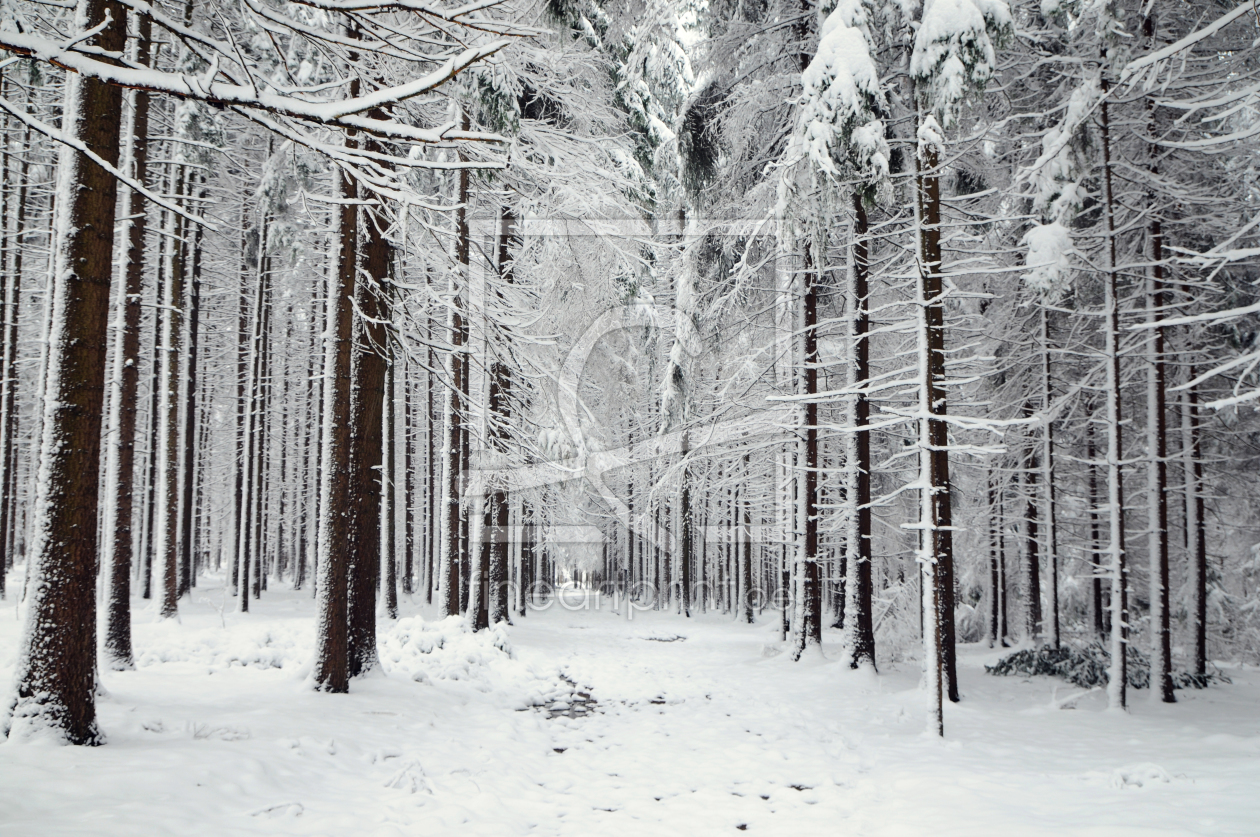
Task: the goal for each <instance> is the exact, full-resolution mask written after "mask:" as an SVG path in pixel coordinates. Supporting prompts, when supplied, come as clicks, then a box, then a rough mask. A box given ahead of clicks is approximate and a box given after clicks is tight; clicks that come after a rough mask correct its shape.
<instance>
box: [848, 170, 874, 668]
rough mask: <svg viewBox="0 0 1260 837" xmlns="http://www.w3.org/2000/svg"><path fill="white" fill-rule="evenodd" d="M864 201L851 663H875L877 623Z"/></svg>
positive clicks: (858, 217) (856, 230)
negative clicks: (873, 601)
mask: <svg viewBox="0 0 1260 837" xmlns="http://www.w3.org/2000/svg"><path fill="white" fill-rule="evenodd" d="M867 233H868V225H867V216H866V204H865V203H864V202H863V200H862V196H861V195H860V194H857V193H854V195H853V256H852V258H853V269H852V273H851V277H850V278H851V281H852V287H851V290H850V294H849V300H848V303H849V305H850V306H851V311H852V313H851V319H850V322H851V323H852V336H851V339H852V341H853V342H852V345H853V388H854V389H855V390H856V392H855V393H854V396H853V428H854V430H853V434H852V438H853V450H852V460H853V464H852V467H851V476H850V479H851V483H852V485H851V486H850V488H849V490H850V492H851V494H850V499H851V502H852V503H853V522H852V527H853V529H852V533H851V534H852V537H851V538H850V543H849V549H848V552H849V562H848V563H849V568H850V575H849V578H848V579H847V583H846V585H845V596H846V597H847V599H848V601H847V602H846V608H845V610H846V613H845V616H846V625H847V630H848V633H849V647H850V651H849V667H850V668H860V667H861V666H862V665H865V664H870V665H871V666H872V667H874V665H875V628H874V620H873V617H872V604H871V597H872V594H873V590H872V586H871V538H872V535H871V431H870V428H869V425H870V421H871V404H870V399H869V398H868V396H867V394H866V391H865V387H866V385H867V382H868V381H869V380H870V376H871V343H870V336H869V335H870V328H871V326H870V322H871V319H870V285H869V274H870V242H869V240H868V239H867Z"/></svg>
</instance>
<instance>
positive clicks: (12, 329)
mask: <svg viewBox="0 0 1260 837" xmlns="http://www.w3.org/2000/svg"><path fill="white" fill-rule="evenodd" d="M26 108H27V110H28V111H29V110H30V108H31V103H30V94H29V93H28V94H27V104H26ZM6 141H7V137H6ZM30 145H31V129H30V126H27V127H26V129H25V131H24V132H23V140H22V147H23V148H30ZM6 147H7V146H6ZM20 160H21V162H20V163H19V164H18V172H17V176H18V192H17V218H16V219H15V224H14V235H13V264H12V271H11V272H7V273H6V275H7V276H8V279H9V281H8V283H7V287H6V289H5V292H6V297H5V320H4V324H3V328H4V358H3V362H2V365H0V375H3V377H4V388H3V396H2V397H3V407H2V409H0V415H2V416H3V424H0V433H2V434H3V437H2V442H3V468H0V492H3V495H4V496H3V497H0V598H3V597H4V594H5V590H4V578H3V576H4V573H5V571H6V570H7V569H8V568H9V567H10V566H12V565H13V563H14V562H15V560H16V558H17V556H16V555H14V554H13V552H14V547H15V546H16V544H17V528H18V526H17V511H18V504H17V491H16V489H17V483H18V480H17V472H18V457H17V444H18V434H17V429H18V423H17V412H18V406H17V382H18V378H17V376H18V315H19V314H20V313H21V309H22V256H23V251H24V250H25V249H26V205H27V194H28V192H29V183H28V179H29V178H28V174H29V171H30V164H29V162H28V160H27V157H26V156H25V155H22V156H21V157H20ZM5 171H6V172H7V171H8V168H7V163H6V168H5ZM8 217H9V216H8V211H7V209H6V211H5V215H4V219H5V221H6V223H7V221H8ZM0 230H3V231H4V232H7V227H0ZM5 241H6V249H7V243H8V237H7V236H6V239H5ZM8 266H9V262H8V259H7V258H6V259H5V261H4V264H3V265H2V266H0V267H8ZM137 308H138V305H137Z"/></svg>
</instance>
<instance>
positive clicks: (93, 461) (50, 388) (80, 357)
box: [9, 0, 127, 744]
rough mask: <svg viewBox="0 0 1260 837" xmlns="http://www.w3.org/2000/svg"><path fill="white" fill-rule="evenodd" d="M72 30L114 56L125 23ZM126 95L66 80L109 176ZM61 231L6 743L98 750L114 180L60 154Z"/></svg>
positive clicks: (92, 17) (89, 14) (92, 9)
mask: <svg viewBox="0 0 1260 837" xmlns="http://www.w3.org/2000/svg"><path fill="white" fill-rule="evenodd" d="M77 17H78V19H79V20H81V21H83V23H84V24H85V25H86V26H87V27H88V28H89V29H90V28H93V27H96V26H100V27H101V30H100V31H99V33H98V34H97V35H96V36H95V37H93V38H91V39H89V40H88V42H87V45H89V46H94V47H95V48H97V49H99V50H101V51H102V52H104V53H106V54H109V53H120V52H121V51H122V49H123V47H124V45H125V42H126V36H127V17H126V14H125V13H124V10H123V7H122V4H121V3H118V2H115V0H80V7H79V10H78V13H77ZM121 113H122V91H121V90H120V89H119V88H117V87H110V86H108V85H105V84H103V83H101V82H99V81H96V80H94V79H86V78H79V77H77V76H71V77H69V78H68V79H67V80H66V94H65V108H64V110H63V115H62V123H61V130H62V131H64V132H65V133H66V134H67V135H68V136H71V137H75V138H77V139H79V140H80V141H82V142H83V143H84V145H85V146H86V148H87V149H88V150H90V151H91V152H92V153H94V154H95V155H97V156H98V157H99V158H100V159H102V160H104V161H105V162H106V163H107V164H109V165H110V166H116V165H117V164H118V150H119V148H118V141H119V129H120V127H121V126H120V124H119V122H120V116H121ZM58 192H59V193H60V194H61V195H62V196H63V200H64V203H63V204H62V205H60V206H59V213H60V216H61V217H60V220H59V222H58V223H57V225H56V228H55V233H54V239H53V258H54V266H55V267H54V274H53V279H54V283H53V287H52V291H53V296H52V299H50V300H49V302H50V304H51V307H52V319H51V326H52V328H51V332H50V334H49V338H50V339H49V352H48V367H47V370H46V390H45V404H44V436H43V438H44V444H43V445H41V450H40V472H41V479H40V480H39V490H38V493H37V495H36V499H35V506H34V509H33V512H34V515H35V519H34V527H33V530H32V531H34V532H35V543H34V544H33V547H34V549H33V554H32V556H31V560H33V561H34V562H35V563H34V572H33V574H32V577H31V583H30V586H29V591H28V605H27V613H26V630H25V632H24V634H23V640H22V645H21V648H20V650H19V653H18V661H17V666H16V671H15V674H16V677H15V680H16V684H17V689H16V692H17V694H16V700H15V702H14V705H13V706H12V707H11V725H10V726H9V734H10V735H13V734H14V733H15V732H17V733H18V734H19V735H21V734H30V733H35V732H37V731H39V730H40V729H49V730H52V731H54V732H55V734H56V735H58V736H59V737H62V738H64V739H65V740H66V741H68V742H70V743H73V744H96V743H99V742H100V732H99V730H98V728H97V725H96V704H95V695H94V692H95V685H96V683H95V679H96V678H95V668H96V667H95V663H96V570H97V566H96V559H97V507H98V506H97V504H98V497H99V494H98V492H99V484H100V451H101V412H102V406H103V396H104V384H105V341H106V338H107V336H108V321H109V303H110V293H109V290H110V279H111V276H112V273H113V251H114V223H115V203H116V200H117V196H118V186H117V181H116V180H115V178H114V176H113V175H112V174H110V173H109V172H107V171H106V170H105V169H103V168H101V167H100V166H99V165H97V164H96V163H95V162H93V161H92V160H90V159H89V158H88V157H87V156H86V155H84V154H82V153H81V152H78V151H75V150H72V149H69V148H63V149H62V150H61V160H60V165H59V169H58Z"/></svg>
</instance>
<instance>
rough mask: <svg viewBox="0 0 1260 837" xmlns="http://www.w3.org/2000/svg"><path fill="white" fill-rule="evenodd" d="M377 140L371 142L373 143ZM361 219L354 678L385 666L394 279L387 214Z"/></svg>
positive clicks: (368, 213)
mask: <svg viewBox="0 0 1260 837" xmlns="http://www.w3.org/2000/svg"><path fill="white" fill-rule="evenodd" d="M374 145H375V144H374V143H373V142H371V141H369V142H368V147H369V148H372V147H373V146H374ZM360 220H361V222H362V236H363V252H364V264H363V268H364V279H365V281H363V282H360V283H359V284H358V286H357V288H356V291H357V294H356V298H357V299H358V302H359V310H360V311H361V312H362V314H363V316H362V318H361V320H360V325H359V335H360V345H359V347H358V350H357V351H356V352H355V354H354V360H353V367H352V368H353V372H352V380H351V388H350V420H351V422H352V424H353V426H354V428H355V431H356V432H355V433H353V434H352V435H351V437H350V440H351V441H350V444H351V448H350V450H351V453H350V463H351V468H352V469H353V473H352V476H351V480H352V484H351V485H352V488H351V490H352V491H353V500H354V503H355V505H356V509H355V516H354V528H353V535H352V539H351V544H352V552H351V558H350V581H349V585H350V602H349V611H348V617H347V618H348V619H349V620H350V632H349V636H348V650H347V653H348V654H349V658H350V662H349V666H350V676H351V677H358V676H359V675H361V674H366V673H367V672H369V671H371V670H372V669H373V668H375V667H376V666H378V665H380V661H379V658H378V657H377V651H376V591H377V587H378V586H379V578H380V571H381V489H382V485H381V468H382V465H383V464H384V452H385V448H384V439H383V436H384V432H383V431H384V423H383V415H382V413H383V407H384V406H385V377H386V372H387V371H388V365H389V364H388V361H387V360H386V357H385V352H386V351H387V348H386V345H387V344H386V339H387V338H386V334H385V326H384V322H385V320H386V318H388V316H389V304H388V300H387V299H386V295H385V294H386V289H385V285H386V283H387V282H388V281H389V257H390V254H389V250H390V247H389V242H388V241H386V240H385V234H384V226H385V224H386V220H385V217H384V214H383V213H380V212H378V211H375V210H365V211H364V213H363V215H362V216H361V218H360Z"/></svg>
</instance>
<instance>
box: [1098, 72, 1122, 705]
mask: <svg viewBox="0 0 1260 837" xmlns="http://www.w3.org/2000/svg"><path fill="white" fill-rule="evenodd" d="M1101 83H1102V91H1103V95H1104V98H1103V100H1102V103H1101V104H1100V105H1099V111H1100V119H1101V123H1102V152H1103V215H1104V217H1105V218H1106V225H1107V243H1106V249H1107V254H1106V255H1107V270H1106V272H1105V273H1104V274H1103V293H1104V301H1103V356H1104V359H1105V365H1106V384H1105V386H1106V397H1107V406H1106V412H1107V415H1106V420H1105V424H1106V427H1107V510H1108V518H1109V521H1110V526H1109V538H1108V547H1107V553H1108V556H1109V558H1110V561H1109V563H1110V572H1111V670H1110V673H1109V678H1108V683H1107V704H1108V705H1109V706H1110V707H1111V708H1113V709H1123V708H1124V707H1125V706H1126V704H1127V696H1128V664H1127V660H1126V659H1125V656H1126V654H1125V649H1126V647H1127V646H1128V644H1129V598H1128V596H1129V593H1128V587H1129V579H1128V568H1127V567H1126V566H1125V564H1126V560H1125V554H1124V471H1123V468H1122V462H1123V439H1122V436H1121V433H1122V428H1123V423H1122V422H1123V415H1122V409H1121V397H1120V395H1121V393H1120V383H1121V378H1120V293H1119V287H1118V285H1119V276H1118V268H1117V266H1116V265H1117V257H1116V216H1115V193H1114V191H1113V189H1112V182H1111V181H1112V176H1111V114H1110V105H1109V103H1108V101H1107V99H1106V94H1107V93H1108V90H1109V88H1110V85H1109V82H1108V79H1107V76H1106V74H1105V73H1104V74H1103V76H1102V82H1101Z"/></svg>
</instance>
